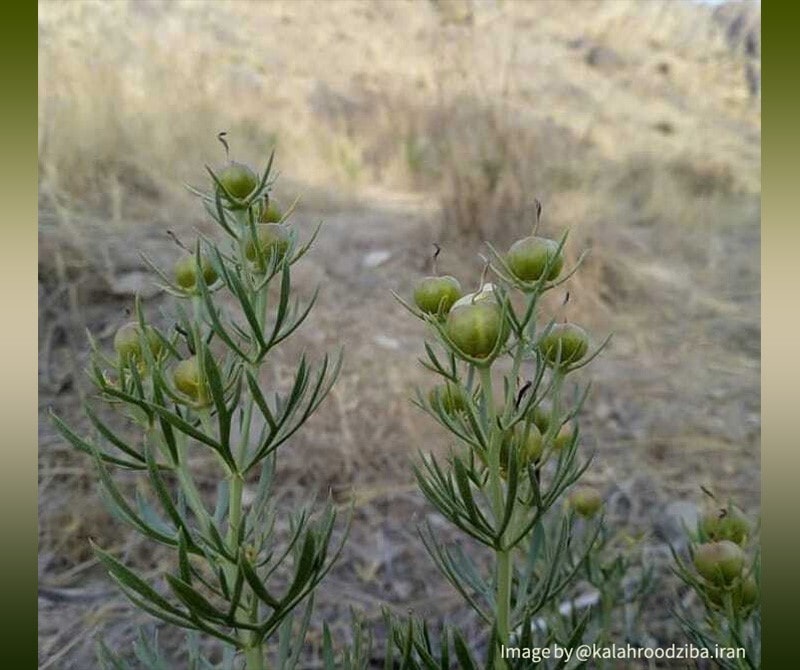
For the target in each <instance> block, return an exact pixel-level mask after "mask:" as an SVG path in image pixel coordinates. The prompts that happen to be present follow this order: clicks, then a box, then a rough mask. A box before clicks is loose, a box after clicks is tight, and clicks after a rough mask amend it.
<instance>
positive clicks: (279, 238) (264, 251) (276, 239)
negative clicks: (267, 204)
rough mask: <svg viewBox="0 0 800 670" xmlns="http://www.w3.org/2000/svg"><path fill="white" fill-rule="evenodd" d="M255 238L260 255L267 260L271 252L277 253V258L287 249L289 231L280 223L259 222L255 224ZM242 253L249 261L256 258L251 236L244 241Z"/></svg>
mask: <svg viewBox="0 0 800 670" xmlns="http://www.w3.org/2000/svg"><path fill="white" fill-rule="evenodd" d="M256 239H257V240H258V248H259V250H260V251H261V255H262V256H263V257H264V258H265V259H266V260H269V257H270V255H271V254H273V253H275V254H277V256H278V258H283V256H284V254H286V251H287V250H288V249H289V231H288V230H286V228H285V227H284V226H283V225H282V224H280V223H259V224H258V225H257V226H256ZM244 255H245V256H246V257H247V260H249V261H255V260H257V256H256V245H255V244H254V243H253V238H252V236H250V238H249V239H248V240H247V242H246V243H245V246H244Z"/></svg>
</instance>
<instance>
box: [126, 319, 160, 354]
mask: <svg viewBox="0 0 800 670" xmlns="http://www.w3.org/2000/svg"><path fill="white" fill-rule="evenodd" d="M139 333H140V330H139V324H138V323H137V322H136V321H130V322H128V323H126V324H125V325H123V326H120V328H119V330H117V332H116V334H115V335H114V349H115V350H116V352H117V354H118V355H119V357H120V358H121V359H123V360H127V359H129V358H138V357H139V356H141V353H142V349H141V345H140V340H139ZM145 333H146V337H147V344H148V346H149V348H150V353H151V354H153V356H155V357H158V355H159V354H160V353H161V351H162V350H163V348H164V344H163V342H162V341H161V338H160V337H159V336H158V332H157V331H156V329H155V328H153V327H152V326H147V327H146V328H145Z"/></svg>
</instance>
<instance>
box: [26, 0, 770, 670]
mask: <svg viewBox="0 0 800 670" xmlns="http://www.w3.org/2000/svg"><path fill="white" fill-rule="evenodd" d="M758 20H759V16H758V12H757V8H754V7H752V6H749V5H734V4H731V5H729V6H724V7H722V8H718V9H711V8H709V7H706V6H700V5H695V4H691V3H681V2H657V1H653V2H648V3H638V4H636V3H628V2H623V1H615V0H610V1H607V2H591V1H589V0H587V1H585V2H566V1H564V2H536V3H533V2H530V3H526V2H501V1H500V0H497V1H495V2H491V1H488V0H487V1H485V2H482V1H477V0H476V1H475V2H463V3H460V2H446V0H439V2H436V3H434V2H428V1H427V0H424V1H420V2H321V3H312V2H303V1H298V2H269V3H258V4H250V3H224V4H223V3H213V4H212V3H204V2H187V3H167V2H146V3H123V2H116V3H110V2H108V3H82V2H73V3H58V4H56V3H42V4H40V145H39V160H40V175H41V176H40V220H39V230H40V264H39V267H40V352H41V353H40V406H41V409H42V421H41V423H40V487H39V494H40V566H39V567H40V585H41V597H40V662H41V667H50V668H75V669H79V670H83V669H84V668H91V667H94V665H93V661H92V660H91V659H92V655H91V638H92V636H93V635H94V634H95V633H98V632H100V633H102V634H104V635H105V636H106V637H107V638H108V639H109V641H110V642H111V643H112V644H113V645H114V646H116V647H118V648H120V649H124V648H126V645H127V644H128V642H129V641H130V639H131V636H132V634H133V629H134V626H135V625H136V624H137V623H138V622H139V620H138V619H137V618H136V617H135V616H133V615H132V614H131V612H130V610H129V609H127V607H126V606H125V604H124V603H122V602H120V600H119V599H118V597H117V596H116V594H115V593H114V591H113V589H112V588H111V587H110V585H109V583H108V582H107V581H106V580H105V579H104V578H103V576H102V574H101V572H100V570H99V569H98V567H97V565H96V563H95V562H94V561H93V560H92V558H91V556H90V552H89V551H88V544H87V538H88V537H95V538H97V539H98V540H99V541H100V542H101V544H103V545H104V546H107V547H112V548H115V549H116V550H118V551H120V552H123V553H125V555H126V556H127V557H128V559H129V560H130V561H131V562H132V563H134V564H137V565H138V566H139V567H141V568H142V569H144V570H153V571H157V570H158V565H159V562H160V561H161V560H162V559H163V557H162V556H160V555H158V554H156V555H153V554H151V553H150V550H149V549H148V548H147V547H146V546H144V545H142V544H140V543H139V542H138V541H137V540H136V539H133V538H130V539H125V538H129V536H128V535H127V534H126V533H125V532H124V531H123V529H122V527H121V526H120V525H119V524H117V523H116V522H114V521H113V520H111V519H110V518H109V516H108V515H107V513H106V512H105V511H104V510H103V508H102V506H101V505H100V503H99V500H98V498H97V496H96V490H95V486H94V477H93V475H92V473H91V472H90V471H89V468H88V463H87V462H86V459H84V458H81V457H79V456H76V455H75V454H73V453H71V452H70V451H69V450H68V449H67V448H66V446H65V445H64V444H62V443H61V442H60V440H59V439H58V438H57V437H56V436H55V434H54V431H53V429H52V427H51V426H50V425H49V424H48V422H47V421H46V418H45V410H46V409H47V408H48V407H54V408H56V409H57V410H58V411H59V412H61V413H63V414H66V415H67V416H70V417H72V418H73V420H74V421H80V418H79V417H80V413H79V404H80V399H81V394H82V393H83V392H85V391H86V386H85V383H84V381H83V376H82V368H83V365H84V363H85V360H86V345H85V339H84V336H83V332H84V329H85V328H89V329H90V330H91V331H92V332H93V333H94V334H95V335H96V336H98V337H99V338H100V340H101V341H103V342H106V343H110V338H111V337H112V335H113V332H114V329H115V328H116V327H117V326H118V325H119V324H120V323H121V322H122V321H124V320H125V319H126V317H125V309H126V308H130V306H131V304H132V293H133V292H134V291H137V290H139V291H142V292H144V293H145V294H146V295H148V307H149V309H151V311H152V313H153V314H157V313H158V308H159V307H161V306H166V305H168V303H169V301H168V300H167V299H166V298H165V297H164V296H163V295H159V294H157V293H153V292H152V291H151V289H150V287H149V284H148V280H147V278H146V275H145V274H144V269H143V267H142V264H141V261H140V260H139V259H138V256H137V254H136V251H137V250H138V249H144V250H146V251H147V252H148V253H150V255H152V256H154V257H155V258H157V259H161V260H162V261H163V263H164V264H168V263H169V262H170V260H171V259H172V258H174V254H175V247H174V245H173V244H172V242H171V241H170V239H169V237H168V235H167V234H166V230H167V229H169V230H173V231H175V232H176V233H177V234H178V236H180V237H182V238H185V239H190V236H191V234H192V233H191V230H192V228H193V227H195V226H198V227H201V228H203V226H206V225H207V224H205V223H203V222H202V217H201V215H202V210H201V208H200V207H199V206H198V205H197V204H196V203H194V202H193V201H192V200H191V199H190V198H188V197H187V196H186V195H185V194H183V193H182V192H181V191H180V188H179V187H180V184H181V183H182V182H184V181H195V182H199V181H200V179H202V174H201V172H202V164H203V163H204V162H215V161H217V160H218V159H219V157H220V152H219V149H218V147H217V146H215V141H214V140H213V137H214V134H215V133H216V132H217V131H218V130H221V129H226V130H228V131H229V133H230V136H231V139H232V142H233V149H234V153H237V154H239V155H241V157H242V158H245V159H248V160H258V161H260V160H261V159H262V158H263V152H264V149H265V148H266V147H267V146H269V145H270V144H271V143H272V142H273V141H274V142H277V146H278V152H279V153H278V164H279V168H280V169H281V171H282V174H283V177H282V179H281V183H280V186H279V191H278V196H279V198H281V199H282V201H283V202H288V201H289V200H290V199H291V198H293V196H294V195H295V194H297V193H300V194H302V195H303V200H302V202H301V206H300V208H299V210H298V214H297V215H296V217H297V222H298V223H297V225H298V226H299V227H300V229H301V230H308V229H309V228H310V227H311V226H312V225H313V223H314V222H315V221H316V220H319V219H323V220H324V221H325V225H324V227H323V231H322V234H321V236H320V238H319V241H318V244H317V246H316V248H315V250H314V252H313V253H312V254H311V256H310V257H308V260H307V261H306V262H304V263H302V264H301V266H299V267H298V279H297V284H298V289H299V290H300V291H301V292H305V293H309V292H310V291H311V290H312V289H313V287H314V286H315V285H316V284H317V283H322V284H323V285H324V290H323V292H322V295H321V297H320V300H319V303H318V307H317V309H316V310H315V312H314V313H313V316H312V318H311V320H310V321H309V322H308V323H307V324H306V325H305V326H304V327H303V329H302V330H301V332H300V333H299V334H298V335H297V336H296V341H295V342H293V343H292V344H290V345H288V346H287V348H286V349H285V350H284V352H282V354H281V356H280V358H279V360H278V361H277V364H276V367H275V369H274V374H275V378H276V380H280V379H281V378H282V374H284V373H285V371H286V370H288V369H290V367H291V365H292V362H293V361H294V360H296V358H297V356H298V354H299V352H300V350H301V349H302V348H304V347H305V348H308V349H310V350H312V351H315V352H321V351H323V350H331V349H333V348H335V347H336V346H338V345H339V344H340V343H344V344H345V345H346V366H345V368H344V371H343V374H342V378H341V379H340V381H339V383H338V384H337V386H336V387H335V390H334V392H333V394H332V395H331V397H330V398H329V399H328V400H327V401H326V403H325V404H324V405H323V407H322V409H321V410H320V413H319V414H318V415H317V416H316V417H315V418H314V419H313V420H312V421H311V423H310V424H309V426H308V429H307V430H306V431H305V433H304V434H303V435H302V436H299V437H298V438H297V439H296V440H294V441H293V442H292V443H291V444H290V445H287V447H286V448H285V449H284V453H283V465H282V471H281V492H282V495H284V496H285V497H286V500H287V501H291V500H294V499H296V498H297V497H298V496H300V497H302V496H306V495H308V494H309V493H310V492H312V491H313V492H320V493H325V492H326V491H328V490H332V491H333V492H334V495H335V496H336V497H337V499H338V500H341V501H342V502H345V501H346V500H348V499H350V498H351V497H353V496H355V499H356V501H357V507H356V517H355V520H354V525H353V531H352V532H353V535H352V537H351V541H350V542H349V544H348V548H347V550H346V552H345V555H344V556H343V558H342V560H341V563H340V565H339V567H338V568H337V570H335V571H334V573H333V575H332V576H331V578H330V579H329V580H328V582H326V584H325V587H324V588H323V590H322V594H321V600H320V612H321V614H324V616H325V617H326V618H330V619H332V620H336V621H339V620H341V619H343V616H340V615H344V614H345V610H346V609H347V607H348V606H349V605H353V606H355V607H357V608H360V609H362V610H364V611H365V612H367V613H368V615H370V616H373V615H376V613H377V612H378V608H379V607H380V605H381V604H382V603H390V604H393V605H396V606H397V607H398V608H399V609H400V611H403V610H404V609H405V608H409V607H411V608H413V609H415V610H416V611H421V612H428V613H431V614H434V615H446V616H448V617H451V618H453V617H455V618H462V620H463V617H464V616H465V615H464V612H463V609H462V607H461V603H460V602H459V600H458V598H457V597H456V595H455V594H454V593H453V592H452V590H450V589H449V588H448V587H446V586H445V585H443V584H442V582H441V580H440V579H438V578H437V576H436V573H435V570H434V568H433V566H432V565H431V562H430V560H429V559H428V557H427V556H426V555H425V553H424V550H423V549H422V547H421V545H420V543H419V542H418V541H417V540H416V538H415V534H414V528H415V524H416V523H417V522H418V521H419V520H421V519H424V518H426V516H427V515H429V514H430V508H429V507H428V506H427V504H426V503H425V502H424V501H423V500H422V499H421V496H420V495H419V494H418V493H416V491H415V488H414V486H413V484H412V482H411V477H410V467H409V460H410V458H413V456H414V453H415V452H416V450H417V449H419V448H423V449H427V448H441V447H442V446H443V445H444V444H445V443H446V442H445V436H444V435H443V434H441V433H440V432H439V431H437V430H435V429H434V426H433V425H431V423H430V422H428V421H426V420H425V418H424V417H423V416H422V415H421V414H419V413H418V412H416V411H415V410H414V408H413V407H412V406H411V405H410V404H409V402H408V397H409V395H410V393H411V391H412V389H413V386H414V385H415V384H421V385H423V386H426V385H427V384H429V383H430V380H429V379H428V378H427V377H426V375H425V374H424V371H423V370H422V369H421V368H420V367H419V366H415V365H414V361H415V359H416V357H417V356H418V355H419V354H420V352H421V349H422V337H423V335H424V332H423V329H422V328H421V326H420V325H419V324H418V323H416V322H414V320H413V319H411V318H410V317H409V316H408V315H407V314H406V313H404V312H403V310H402V308H401V307H400V306H399V305H397V304H396V303H395V302H394V301H393V300H392V299H391V296H390V293H389V292H390V290H392V289H394V290H397V291H398V292H400V293H408V292H409V291H410V289H411V286H412V285H413V282H414V280H415V279H416V278H417V277H419V276H420V275H421V274H422V273H423V272H425V271H426V270H427V255H428V254H429V252H430V249H431V245H432V243H433V242H434V241H445V253H444V255H443V257H442V263H441V265H442V269H444V270H446V271H449V272H451V273H453V274H455V275H456V276H457V277H458V278H459V279H460V280H462V283H464V284H467V285H473V284H475V283H476V277H477V275H478V273H479V268H480V261H479V260H478V258H477V254H478V253H479V252H480V251H481V245H480V240H481V238H484V239H491V240H496V241H498V242H499V243H500V244H507V243H508V242H510V241H511V240H512V239H514V238H515V237H516V236H518V235H519V233H520V231H521V230H523V229H524V225H525V217H526V216H529V213H530V205H531V200H532V198H533V197H534V196H537V197H539V198H540V199H541V200H542V201H543V202H544V205H545V223H544V225H545V230H546V231H548V232H549V233H551V234H552V235H557V234H558V233H559V231H561V230H562V229H563V228H565V227H569V228H571V230H572V237H571V241H570V253H571V254H573V255H574V254H576V253H577V252H578V251H579V250H580V249H582V248H586V247H588V248H590V249H591V251H592V254H591V256H590V260H589V261H588V263H587V265H586V267H585V270H584V272H583V273H581V275H580V276H578V277H576V278H575V279H574V280H573V281H572V282H571V285H570V291H571V296H572V297H571V301H570V302H571V307H570V310H571V312H570V315H571V318H573V319H574V320H576V321H580V322H582V323H585V324H587V325H588V326H590V327H591V329H592V332H593V333H594V335H595V337H596V338H597V339H598V340H599V339H600V338H601V337H602V336H603V335H604V334H605V333H606V332H608V331H609V330H613V331H614V332H615V333H616V335H615V338H614V340H613V343H612V346H611V347H610V349H609V350H608V352H607V353H606V354H605V355H604V356H603V357H602V358H601V359H599V360H598V361H597V362H596V363H594V364H593V365H592V366H591V367H590V368H589V369H588V370H587V371H586V372H585V373H583V375H584V379H586V380H588V379H591V380H592V381H593V385H594V390H593V393H592V396H591V397H590V399H589V401H588V403H587V407H586V410H585V416H584V417H583V423H582V427H583V428H584V429H585V431H586V435H587V447H589V448H595V449H596V454H597V455H596V460H595V464H594V466H593V468H592V470H591V472H590V474H589V476H590V477H591V478H592V479H594V480H595V481H596V482H597V483H599V484H600V485H602V486H603V487H604V488H605V491H606V493H607V496H608V499H609V501H610V505H611V507H612V509H611V517H612V522H613V523H615V524H616V525H617V527H618V528H620V529H624V530H626V531H627V532H630V533H642V534H644V536H645V538H646V548H647V557H648V560H650V561H654V562H657V563H659V564H661V563H663V560H664V544H663V542H664V540H665V539H668V538H669V528H670V522H673V525H674V519H670V518H668V517H665V514H664V509H665V508H666V507H667V505H668V504H669V503H670V502H673V501H676V500H686V501H691V502H694V503H696V504H702V494H701V493H700V488H699V487H700V485H705V486H707V487H709V488H712V489H713V490H714V491H716V492H718V493H719V494H720V495H722V496H727V495H732V496H735V497H736V499H737V500H738V501H739V502H740V504H741V505H743V506H745V507H746V508H747V509H748V510H750V511H751V512H752V513H753V515H755V514H757V513H758V507H759V496H760V483H759V479H760V465H759V458H760V457H759V446H760V444H759V437H760V405H759V374H760V360H759V358H760V348H759V347H760V326H759V310H760V305H759V256H760V253H759V246H760V240H759V223H760V101H759V98H758V92H757V88H756V87H755V86H754V81H755V79H754V77H755V76H756V75H757V73H758V69H757V68H758V64H759V58H758V53H759V52H758V50H759V48H760V44H759V43H758V41H754V40H755V37H754V35H756V36H757V35H758V30H759V27H758ZM203 229H205V228H203ZM671 589H672V586H671V584H669V583H666V584H665V585H664V586H662V591H661V592H659V593H658V594H656V595H655V596H654V603H655V604H654V605H653V609H652V610H651V616H649V617H647V620H646V621H644V622H643V626H642V629H643V630H642V634H643V635H650V636H653V637H655V638H656V639H658V640H665V639H668V638H669V637H670V636H674V635H675V632H674V630H673V629H672V627H671V625H670V623H669V622H668V620H667V617H666V616H665V614H664V612H663V611H661V609H662V608H660V607H659V604H660V603H661V602H662V600H663V599H664V598H665V597H669V596H670V592H671V591H670V590H671ZM464 621H465V625H469V623H468V622H467V621H466V620H464ZM167 639H169V638H168V637H167Z"/></svg>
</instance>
